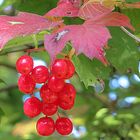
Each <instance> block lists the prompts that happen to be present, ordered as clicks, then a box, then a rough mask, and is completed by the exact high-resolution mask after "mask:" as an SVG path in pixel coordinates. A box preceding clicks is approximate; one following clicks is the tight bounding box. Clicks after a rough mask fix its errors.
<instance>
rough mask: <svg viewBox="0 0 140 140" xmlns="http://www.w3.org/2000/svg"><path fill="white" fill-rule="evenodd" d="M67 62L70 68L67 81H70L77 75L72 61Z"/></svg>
mask: <svg viewBox="0 0 140 140" xmlns="http://www.w3.org/2000/svg"><path fill="white" fill-rule="evenodd" d="M65 61H66V63H67V66H68V71H67V75H66V77H65V79H69V78H71V77H72V76H73V74H74V73H75V67H74V65H73V63H72V62H71V61H70V60H68V59H66V60H65Z"/></svg>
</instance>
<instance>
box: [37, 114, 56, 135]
mask: <svg viewBox="0 0 140 140" xmlns="http://www.w3.org/2000/svg"><path fill="white" fill-rule="evenodd" d="M36 129H37V132H38V133H39V135H41V136H49V135H51V134H53V133H54V131H55V123H54V121H53V119H52V118H50V117H43V118H40V119H39V120H38V121H37V124H36Z"/></svg>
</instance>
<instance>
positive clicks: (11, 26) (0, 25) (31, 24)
mask: <svg viewBox="0 0 140 140" xmlns="http://www.w3.org/2000/svg"><path fill="white" fill-rule="evenodd" d="M55 25H58V23H52V22H50V21H48V20H46V19H45V18H43V17H42V16H39V15H36V14H30V13H24V12H23V13H19V14H18V15H17V16H15V17H11V16H0V49H2V48H3V47H4V45H5V44H6V43H7V42H8V41H9V40H11V39H13V38H14V37H17V36H26V35H30V34H35V33H38V32H40V31H41V30H45V29H49V28H51V27H54V26H55Z"/></svg>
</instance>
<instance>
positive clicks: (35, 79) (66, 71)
mask: <svg viewBox="0 0 140 140" xmlns="http://www.w3.org/2000/svg"><path fill="white" fill-rule="evenodd" d="M16 68H17V71H18V72H19V73H20V74H21V75H20V77H19V79H18V87H19V90H20V91H21V92H23V93H24V94H31V98H29V99H27V100H26V101H25V102H24V107H23V109H24V113H25V115H26V116H28V117H30V118H33V117H36V116H38V115H39V114H40V113H41V112H42V113H43V114H44V115H45V116H44V117H42V118H40V119H39V120H38V121H37V124H36V129H37V132H38V133H39V134H40V135H42V136H49V135H51V134H52V133H53V132H54V131H55V129H56V130H57V132H58V133H59V134H61V135H68V134H70V133H71V132H72V129H73V124H72V122H71V120H70V119H68V118H65V117H59V116H58V119H57V120H56V122H54V120H53V119H52V118H51V117H50V116H52V115H54V114H56V113H57V112H58V108H61V109H63V110H70V109H71V108H72V107H73V105H74V100H75V96H76V90H75V88H74V86H73V85H72V84H70V83H66V82H65V80H66V79H69V78H71V77H72V76H73V74H74V72H75V67H74V65H73V63H72V62H71V61H70V60H69V59H56V60H55V61H54V63H53V64H52V65H51V68H50V70H48V68H47V67H45V66H42V65H40V66H36V67H34V62H33V59H32V58H31V57H30V56H27V55H24V56H21V57H20V58H19V59H18V60H17V62H16ZM36 84H42V87H41V88H40V89H39V91H40V96H41V99H42V100H39V99H38V98H37V97H35V96H34V91H35V90H36V89H35V86H36Z"/></svg>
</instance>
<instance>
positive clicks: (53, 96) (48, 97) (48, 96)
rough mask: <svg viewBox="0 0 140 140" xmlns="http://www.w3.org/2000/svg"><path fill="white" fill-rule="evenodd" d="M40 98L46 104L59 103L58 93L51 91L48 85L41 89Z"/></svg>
mask: <svg viewBox="0 0 140 140" xmlns="http://www.w3.org/2000/svg"><path fill="white" fill-rule="evenodd" d="M40 96H41V98H42V100H43V101H44V102H45V103H57V101H58V93H56V92H53V91H51V90H50V89H49V87H48V85H47V84H44V85H43V86H42V87H41V89H40Z"/></svg>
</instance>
